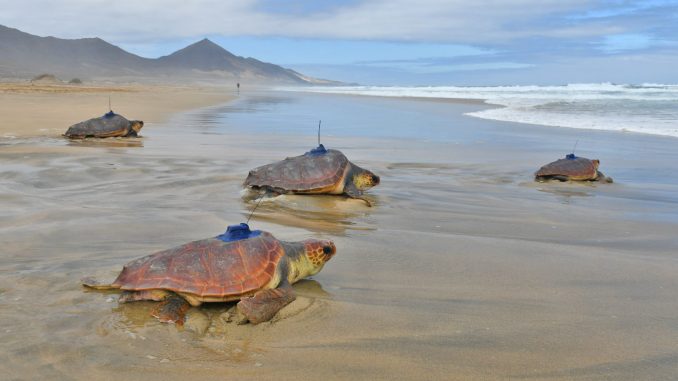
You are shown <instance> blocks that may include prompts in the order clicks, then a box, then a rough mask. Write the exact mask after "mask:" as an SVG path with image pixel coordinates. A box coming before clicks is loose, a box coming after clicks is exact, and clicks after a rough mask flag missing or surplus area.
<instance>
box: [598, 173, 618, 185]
mask: <svg viewBox="0 0 678 381" xmlns="http://www.w3.org/2000/svg"><path fill="white" fill-rule="evenodd" d="M596 180H598V181H600V182H603V183H609V184H611V183H613V182H614V180H612V177H608V176H605V175H604V174H603V172H600V171H597V172H596Z"/></svg>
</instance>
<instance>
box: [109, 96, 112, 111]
mask: <svg viewBox="0 0 678 381" xmlns="http://www.w3.org/2000/svg"><path fill="white" fill-rule="evenodd" d="M108 111H113V108H111V96H110V95H109V96H108Z"/></svg>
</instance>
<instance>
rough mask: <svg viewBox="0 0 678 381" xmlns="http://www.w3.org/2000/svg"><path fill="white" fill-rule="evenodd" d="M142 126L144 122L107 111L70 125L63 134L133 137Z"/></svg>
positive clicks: (68, 135) (78, 137)
mask: <svg viewBox="0 0 678 381" xmlns="http://www.w3.org/2000/svg"><path fill="white" fill-rule="evenodd" d="M143 126H144V122H142V121H140V120H131V121H130V120H127V119H125V117H123V116H122V115H118V114H116V113H114V112H113V111H109V112H107V113H106V114H104V116H101V117H98V118H92V119H89V120H86V121H84V122H80V123H76V124H74V125H72V126H70V127H69V128H68V130H67V131H66V133H65V134H64V136H66V137H68V138H71V139H83V138H88V137H95V138H109V137H135V136H137V133H139V131H140V130H141V128H142V127H143Z"/></svg>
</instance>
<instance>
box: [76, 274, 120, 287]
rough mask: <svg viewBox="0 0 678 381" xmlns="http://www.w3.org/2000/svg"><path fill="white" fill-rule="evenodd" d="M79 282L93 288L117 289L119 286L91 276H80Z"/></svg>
mask: <svg viewBox="0 0 678 381" xmlns="http://www.w3.org/2000/svg"><path fill="white" fill-rule="evenodd" d="M80 283H81V284H82V285H83V286H85V287H87V288H93V289H95V290H117V289H118V288H119V287H116V286H113V285H112V284H111V283H103V282H101V281H100V280H98V279H96V278H93V277H85V278H82V279H80Z"/></svg>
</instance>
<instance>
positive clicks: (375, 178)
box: [372, 173, 379, 186]
mask: <svg viewBox="0 0 678 381" xmlns="http://www.w3.org/2000/svg"><path fill="white" fill-rule="evenodd" d="M375 185H379V176H377V175H375V174H374V173H373V174H372V186H375Z"/></svg>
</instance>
